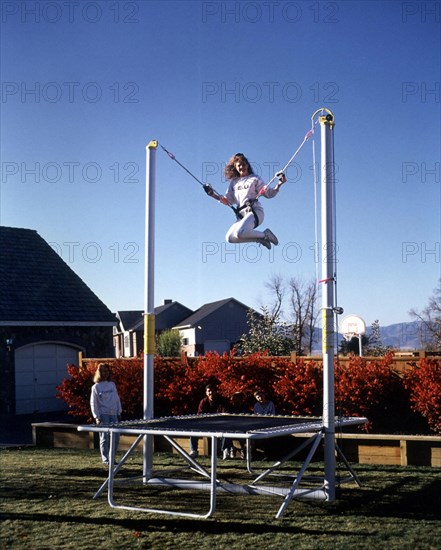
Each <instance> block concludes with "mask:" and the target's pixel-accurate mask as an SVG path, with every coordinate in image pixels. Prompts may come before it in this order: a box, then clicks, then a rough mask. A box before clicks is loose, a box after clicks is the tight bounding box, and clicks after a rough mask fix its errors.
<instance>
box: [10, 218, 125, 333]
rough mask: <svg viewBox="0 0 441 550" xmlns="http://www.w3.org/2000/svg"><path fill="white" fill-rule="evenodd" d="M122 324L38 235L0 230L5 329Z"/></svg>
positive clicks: (34, 232) (32, 231)
mask: <svg viewBox="0 0 441 550" xmlns="http://www.w3.org/2000/svg"><path fill="white" fill-rule="evenodd" d="M11 321H12V322H20V323H23V324H26V323H30V324H33V323H41V322H46V321H48V322H56V323H63V324H64V323H66V324H67V325H68V324H69V323H70V322H73V323H75V324H77V323H80V324H88V323H91V324H100V325H101V324H102V325H109V324H116V319H115V316H114V315H113V313H112V312H111V311H110V310H109V309H108V308H107V306H106V305H105V304H104V303H103V302H102V301H101V300H100V299H99V298H98V297H97V296H96V295H95V294H94V293H93V292H92V290H91V289H90V288H89V287H88V286H87V285H86V284H85V283H84V282H83V281H82V279H80V277H78V275H77V274H76V273H75V272H74V271H72V269H71V268H70V267H69V266H68V265H67V264H66V263H65V262H64V261H63V260H62V259H61V258H60V256H59V255H58V254H57V253H56V252H55V251H54V250H53V249H52V247H51V246H50V245H49V244H48V243H47V242H46V241H45V240H44V239H43V238H42V237H40V235H38V233H37V232H36V231H34V230H32V229H21V228H16V227H0V323H2V324H5V322H11Z"/></svg>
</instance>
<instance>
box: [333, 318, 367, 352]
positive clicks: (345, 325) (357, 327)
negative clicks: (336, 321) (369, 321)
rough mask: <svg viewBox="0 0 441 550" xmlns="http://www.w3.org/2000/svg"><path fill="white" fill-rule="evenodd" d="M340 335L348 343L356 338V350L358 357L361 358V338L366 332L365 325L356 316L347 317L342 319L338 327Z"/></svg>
mask: <svg viewBox="0 0 441 550" xmlns="http://www.w3.org/2000/svg"><path fill="white" fill-rule="evenodd" d="M339 332H340V334H342V335H343V338H344V339H345V340H346V342H350V341H351V340H352V338H358V348H359V353H360V357H361V356H362V354H363V353H362V346H361V337H362V335H363V334H364V333H365V332H366V323H365V322H364V320H363V319H362V318H361V317H358V316H357V315H348V316H347V317H345V318H344V319H342V321H341V323H340V327H339Z"/></svg>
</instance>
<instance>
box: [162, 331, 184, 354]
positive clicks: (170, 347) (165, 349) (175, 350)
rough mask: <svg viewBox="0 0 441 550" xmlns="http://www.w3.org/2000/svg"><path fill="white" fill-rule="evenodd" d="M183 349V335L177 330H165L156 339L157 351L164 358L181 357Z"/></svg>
mask: <svg viewBox="0 0 441 550" xmlns="http://www.w3.org/2000/svg"><path fill="white" fill-rule="evenodd" d="M181 347H182V337H181V333H180V332H179V330H176V329H168V330H164V331H163V332H161V333H160V334H159V336H158V337H157V339H156V350H157V352H158V354H159V355H162V356H163V357H179V355H180V353H181Z"/></svg>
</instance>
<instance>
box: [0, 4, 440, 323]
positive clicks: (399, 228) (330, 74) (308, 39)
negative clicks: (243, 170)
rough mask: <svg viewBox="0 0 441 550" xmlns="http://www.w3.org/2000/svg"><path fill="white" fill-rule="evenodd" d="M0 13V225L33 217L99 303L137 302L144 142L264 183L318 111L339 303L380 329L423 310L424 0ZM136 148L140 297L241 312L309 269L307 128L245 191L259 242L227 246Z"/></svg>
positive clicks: (427, 251) (427, 217) (429, 100)
mask: <svg viewBox="0 0 441 550" xmlns="http://www.w3.org/2000/svg"><path fill="white" fill-rule="evenodd" d="M1 10H2V12H1V21H2V23H1V25H2V27H1V54H0V55H1V59H0V61H1V66H0V71H1V85H2V87H1V103H0V107H1V144H0V147H1V150H0V152H1V169H2V177H1V195H0V201H1V202H0V223H1V224H2V225H6V226H13V227H28V228H32V229H35V230H37V231H38V233H39V234H40V235H41V236H42V237H43V238H44V239H45V240H46V241H48V242H50V243H51V244H52V246H53V247H54V248H55V249H56V250H57V251H58V252H59V254H60V255H61V256H62V257H63V259H64V260H65V261H66V262H67V263H68V264H69V265H70V267H71V268H72V269H73V270H74V271H75V272H76V273H78V275H80V276H81V278H82V279H83V280H84V281H85V282H86V283H87V284H88V285H89V286H90V287H91V288H92V289H93V291H94V292H95V293H96V294H97V295H98V296H99V297H100V298H101V300H103V301H104V303H106V305H108V307H109V308H111V309H112V310H113V311H115V310H125V309H142V307H143V302H144V295H143V293H144V291H143V287H144V200H145V146H146V145H147V144H148V143H149V141H150V140H154V139H157V140H159V142H160V143H161V144H163V145H164V146H165V147H167V148H168V149H169V150H171V151H172V152H173V153H174V154H175V155H176V157H177V158H178V159H179V160H180V161H181V162H182V163H184V164H185V165H186V166H188V168H189V169H190V170H191V171H192V172H194V173H195V175H196V176H197V177H198V178H200V179H202V180H203V181H209V182H210V183H211V184H212V185H213V186H214V187H215V188H216V189H217V190H218V191H224V189H225V188H226V182H225V181H224V179H223V176H222V166H223V163H225V161H226V160H227V159H228V158H229V157H230V156H231V155H232V154H234V153H236V152H237V151H241V152H243V153H245V154H246V155H247V156H248V157H249V158H250V160H251V162H252V164H254V166H255V168H256V169H257V171H258V172H259V173H260V174H261V175H262V177H263V179H264V180H269V179H270V178H271V177H272V175H273V173H274V171H275V170H276V169H277V168H278V167H281V166H283V165H284V164H285V163H286V162H287V160H288V159H289V158H290V157H291V155H292V154H293V152H294V151H295V150H296V148H297V147H298V146H299V145H300V143H301V141H302V139H303V136H304V135H305V133H306V132H307V131H308V129H309V128H310V119H311V116H312V114H313V113H314V112H315V111H316V110H317V109H319V108H321V107H327V108H329V109H331V110H332V111H333V112H334V115H335V122H336V125H335V162H336V168H337V174H336V178H337V191H336V193H337V244H338V302H339V305H340V306H342V307H343V308H344V310H345V313H347V314H349V313H353V314H357V315H360V316H361V317H363V318H364V319H365V321H366V323H367V324H371V323H372V321H374V320H375V319H379V320H380V324H381V325H384V326H385V325H388V324H391V323H395V322H402V321H409V320H410V317H409V315H408V311H409V309H411V308H416V309H422V308H423V307H424V306H425V305H426V303H427V300H428V298H429V296H430V295H431V294H432V291H433V289H434V288H435V286H436V285H437V280H438V278H439V277H440V266H441V264H440V253H441V252H440V241H441V221H440V219H441V195H440V147H441V146H440V133H441V129H440V126H441V122H440V121H441V112H440V110H441V109H440V105H441V104H440V73H441V61H440V55H441V53H440V52H441V41H440V28H441V14H440V4H439V2H412V1H410V2H400V1H393V2H387V1H386V2H384V1H381V2H380V1H379V2H376V1H369V2H362V1H360V2H359V1H336V2H334V1H329V2H328V1H326V2H317V1H311V2H309V1H296V2H285V1H283V0H279V1H274V2H273V1H270V0H268V1H266V2H252V1H243V2H238V1H236V2H230V1H223V2H216V1H210V2H204V1H195V2H185V1H177V2H168V1H161V2H158V1H125V0H122V1H120V2H116V1H109V2H102V1H93V2H92V1H85V0H84V1H81V0H78V1H75V2H69V1H65V2H62V1H59V2H54V1H51V2H49V1H47V2H46V1H44V0H41V1H32V2H30V1H28V2H12V1H2V2H1ZM317 137H318V136H317ZM316 147H317V150H319V147H320V141H319V139H317V141H316ZM156 160H157V172H156V184H157V188H156V243H155V259H156V261H155V263H156V273H155V297H156V298H155V299H156V304H157V305H160V304H161V303H162V300H163V299H165V298H172V299H175V300H178V301H180V302H181V303H183V304H184V305H186V306H188V307H190V308H194V309H195V308H197V307H199V306H201V305H202V304H204V303H206V302H211V301H215V300H220V299H223V298H227V297H230V296H233V297H235V298H237V299H238V300H240V301H242V302H244V303H245V304H247V305H250V306H253V307H256V308H258V307H259V306H260V305H262V304H267V303H269V302H270V301H271V297H270V295H269V294H268V291H267V289H266V287H265V283H266V282H267V281H268V280H269V279H270V278H271V277H272V276H274V275H278V274H280V275H282V276H283V277H284V278H285V280H286V281H288V280H289V278H291V277H297V278H300V279H303V280H305V281H308V280H311V279H313V278H315V276H316V267H315V263H314V256H313V252H312V247H313V245H314V194H313V177H312V170H311V167H312V152H311V145H310V144H309V143H308V144H307V145H306V146H305V147H304V148H303V150H302V152H301V153H300V155H299V156H298V157H297V159H296V163H295V165H294V166H293V167H292V168H290V169H289V171H288V183H287V184H286V185H285V186H284V187H283V188H282V190H281V193H280V194H279V196H278V197H277V198H276V199H273V200H271V201H266V200H265V201H264V208H265V215H266V219H265V222H264V226H265V227H271V229H272V230H273V231H274V233H276V235H277V236H278V238H279V241H280V245H279V246H278V247H277V248H275V249H274V251H272V253H271V254H270V253H269V252H268V251H267V250H266V249H261V248H258V247H256V246H254V245H240V246H236V245H227V244H226V243H225V242H224V235H225V233H226V231H227V229H228V227H229V225H230V224H231V223H232V222H233V221H234V220H233V218H232V215H231V212H230V210H229V209H228V208H226V207H224V206H222V205H220V204H217V203H216V202H214V201H212V200H209V199H208V198H207V197H206V195H205V194H204V193H203V191H202V189H201V188H200V186H199V185H198V184H197V183H196V182H195V181H194V180H192V179H191V178H190V177H189V176H187V174H186V173H185V172H184V171H183V170H182V169H180V168H179V166H178V165H177V164H176V163H174V162H173V161H171V160H170V159H169V158H168V157H167V156H166V155H165V154H164V153H163V151H162V150H161V149H158V151H157V153H156ZM30 253H31V251H30Z"/></svg>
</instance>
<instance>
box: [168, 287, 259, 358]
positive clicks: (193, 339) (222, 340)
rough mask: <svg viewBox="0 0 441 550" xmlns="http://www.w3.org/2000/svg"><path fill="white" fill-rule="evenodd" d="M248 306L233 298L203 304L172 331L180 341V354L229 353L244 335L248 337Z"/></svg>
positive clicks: (191, 355)
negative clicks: (176, 332)
mask: <svg viewBox="0 0 441 550" xmlns="http://www.w3.org/2000/svg"><path fill="white" fill-rule="evenodd" d="M249 309H250V308H249V307H248V306H246V305H245V304H242V303H241V302H239V301H238V300H236V299H235V298H227V299H226V300H220V301H218V302H212V303H210V304H205V305H204V306H202V307H200V308H199V309H198V310H196V311H195V312H194V313H193V314H192V315H190V316H189V317H187V318H186V319H184V320H183V321H182V322H181V323H179V325H176V326H175V327H174V328H176V329H178V330H179V331H180V333H181V335H182V338H183V342H184V345H183V351H184V352H185V353H186V354H187V355H188V356H190V357H193V356H196V355H202V354H204V353H206V352H207V351H216V352H218V353H224V352H229V351H230V350H231V349H232V348H233V346H234V345H235V344H236V343H237V342H238V341H239V340H240V337H241V336H242V335H243V334H248V332H249V326H248V322H247V312H248V311H249Z"/></svg>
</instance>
